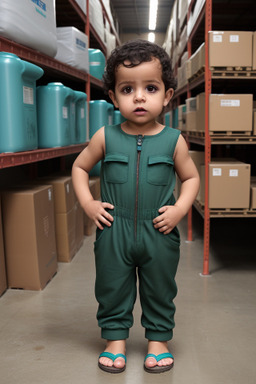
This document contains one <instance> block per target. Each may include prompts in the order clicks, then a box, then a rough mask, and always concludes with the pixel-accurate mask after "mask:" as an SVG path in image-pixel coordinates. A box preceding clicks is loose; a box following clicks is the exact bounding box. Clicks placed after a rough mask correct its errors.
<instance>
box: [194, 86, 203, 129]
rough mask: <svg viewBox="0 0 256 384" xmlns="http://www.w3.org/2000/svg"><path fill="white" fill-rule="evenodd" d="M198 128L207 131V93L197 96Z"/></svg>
mask: <svg viewBox="0 0 256 384" xmlns="http://www.w3.org/2000/svg"><path fill="white" fill-rule="evenodd" d="M196 130H197V131H199V132H205V93H204V92H203V93H199V94H198V95H197V96H196Z"/></svg>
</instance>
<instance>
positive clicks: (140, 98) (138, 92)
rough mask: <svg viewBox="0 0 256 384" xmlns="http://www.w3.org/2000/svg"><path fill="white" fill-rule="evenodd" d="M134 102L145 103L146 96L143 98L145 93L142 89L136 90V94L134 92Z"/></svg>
mask: <svg viewBox="0 0 256 384" xmlns="http://www.w3.org/2000/svg"><path fill="white" fill-rule="evenodd" d="M134 99H135V100H134V101H135V102H136V101H137V102H138V101H145V99H146V96H145V93H144V92H143V90H142V89H138V90H136V92H135V95H134Z"/></svg>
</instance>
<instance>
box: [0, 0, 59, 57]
mask: <svg viewBox="0 0 256 384" xmlns="http://www.w3.org/2000/svg"><path fill="white" fill-rule="evenodd" d="M0 35H1V36H3V37H6V38H7V39H10V40H13V41H15V42H17V43H19V44H22V45H26V46H28V47H30V48H33V49H36V50H37V51H40V52H42V53H45V54H46V55H48V56H52V57H54V56H55V54H56V52H57V38H56V18H55V0H16V1H13V0H1V1H0Z"/></svg>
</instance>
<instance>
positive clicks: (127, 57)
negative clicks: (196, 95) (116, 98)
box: [103, 39, 177, 93]
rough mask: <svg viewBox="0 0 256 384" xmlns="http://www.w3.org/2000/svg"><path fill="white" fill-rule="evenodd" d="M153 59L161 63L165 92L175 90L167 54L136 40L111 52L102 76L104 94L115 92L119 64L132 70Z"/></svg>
mask: <svg viewBox="0 0 256 384" xmlns="http://www.w3.org/2000/svg"><path fill="white" fill-rule="evenodd" d="M153 58H157V59H158V60H159V61H160V63H161V66H162V79H163V82H164V85H165V90H166V91H167V89H169V88H172V89H176V86H177V83H176V79H175V78H174V76H173V72H172V68H171V60H170V57H169V55H168V54H167V52H166V51H165V50H164V49H163V48H162V47H160V46H159V45H157V44H154V43H151V42H149V41H147V40H142V39H137V40H131V41H128V42H127V43H125V44H123V45H121V46H118V47H116V48H115V49H114V50H113V51H112V52H111V55H110V57H109V58H108V60H107V63H106V68H105V71H104V75H103V84H104V89H105V92H106V93H108V91H109V90H112V91H115V80H116V79H115V78H116V76H115V73H116V69H117V67H118V66H119V65H120V64H122V65H124V66H125V67H127V68H132V67H135V66H137V65H139V64H141V63H143V62H148V61H151V60H152V59H153ZM125 62H129V64H125Z"/></svg>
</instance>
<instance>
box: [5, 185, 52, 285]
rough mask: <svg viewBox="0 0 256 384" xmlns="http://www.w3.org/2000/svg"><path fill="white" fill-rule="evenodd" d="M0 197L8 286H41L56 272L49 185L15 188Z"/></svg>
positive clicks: (50, 188)
mask: <svg viewBox="0 0 256 384" xmlns="http://www.w3.org/2000/svg"><path fill="white" fill-rule="evenodd" d="M1 197H2V213H3V233H4V249H5V259H6V270H7V281H8V287H10V288H22V289H31V290H39V289H43V288H44V287H45V286H46V284H47V283H48V282H49V281H50V280H51V279H52V277H53V276H54V275H55V274H56V272H57V252H56V241H55V227H54V202H53V190H52V187H51V186H50V185H45V186H42V185H40V186H38V185H30V186H24V187H20V188H18V187H17V188H16V189H11V190H6V191H3V192H2V194H1Z"/></svg>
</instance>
